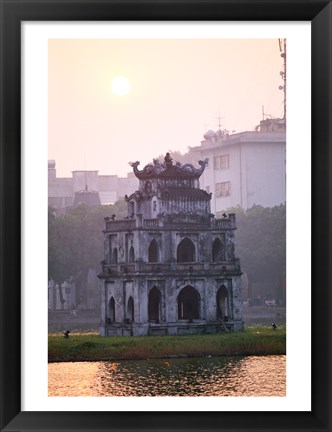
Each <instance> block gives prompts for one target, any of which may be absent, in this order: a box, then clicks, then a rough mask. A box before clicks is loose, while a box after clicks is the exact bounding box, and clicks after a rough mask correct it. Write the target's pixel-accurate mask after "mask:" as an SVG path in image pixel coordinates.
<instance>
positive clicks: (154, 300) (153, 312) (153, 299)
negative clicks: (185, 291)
mask: <svg viewBox="0 0 332 432" xmlns="http://www.w3.org/2000/svg"><path fill="white" fill-rule="evenodd" d="M160 307H161V293H160V291H159V289H158V288H157V287H153V288H152V289H151V291H150V292H149V299H148V315H149V321H150V322H155V323H157V324H158V323H159V322H160Z"/></svg>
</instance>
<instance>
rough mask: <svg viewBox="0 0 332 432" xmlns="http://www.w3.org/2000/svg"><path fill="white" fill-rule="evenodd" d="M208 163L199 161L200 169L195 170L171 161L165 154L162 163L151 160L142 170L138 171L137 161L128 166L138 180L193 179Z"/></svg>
mask: <svg viewBox="0 0 332 432" xmlns="http://www.w3.org/2000/svg"><path fill="white" fill-rule="evenodd" d="M207 163H208V159H204V160H200V161H199V162H198V164H199V165H200V168H195V167H194V165H192V164H189V163H187V164H183V165H182V164H181V163H179V162H176V163H175V164H173V161H172V159H171V157H170V155H169V153H167V154H166V156H165V160H164V163H162V162H160V161H159V160H158V159H153V163H150V164H148V165H145V167H144V168H143V170H139V169H138V165H139V164H140V162H139V161H136V162H130V166H131V167H132V168H133V171H134V174H135V176H136V177H137V178H138V179H140V180H148V179H158V178H160V179H167V178H168V179H195V178H199V177H200V176H201V175H202V174H203V172H204V170H205V167H206V165H207Z"/></svg>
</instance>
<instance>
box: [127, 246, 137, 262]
mask: <svg viewBox="0 0 332 432" xmlns="http://www.w3.org/2000/svg"><path fill="white" fill-rule="evenodd" d="M128 258H129V259H128V261H129V262H130V263H133V262H134V261H135V251H134V248H133V247H132V246H131V248H130V249H129V257H128Z"/></svg>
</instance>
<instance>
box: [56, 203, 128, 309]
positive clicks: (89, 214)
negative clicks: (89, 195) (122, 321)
mask: <svg viewBox="0 0 332 432" xmlns="http://www.w3.org/2000/svg"><path fill="white" fill-rule="evenodd" d="M126 209H127V204H126V202H125V201H124V200H121V201H118V202H116V203H115V204H114V205H113V204H112V205H109V206H100V207H97V208H91V207H89V206H88V205H86V204H79V205H78V206H76V207H74V208H72V209H71V210H70V211H69V212H68V213H67V214H65V215H62V216H59V217H55V216H54V214H53V212H52V209H49V246H48V248H49V249H48V262H49V279H53V280H54V281H55V282H56V284H57V285H58V286H59V292H60V301H61V303H62V306H63V303H64V299H63V295H62V284H63V282H65V281H66V280H69V279H70V278H72V279H73V280H74V281H75V285H76V303H78V304H79V303H85V304H87V299H88V285H87V279H88V272H89V270H90V269H91V270H94V271H95V272H96V273H98V272H99V271H100V262H101V260H102V259H103V256H104V249H103V245H104V239H103V229H104V224H105V222H104V217H107V216H108V217H110V216H112V215H113V214H115V215H116V216H117V217H119V218H122V217H124V216H125V215H126V214H127V212H126Z"/></svg>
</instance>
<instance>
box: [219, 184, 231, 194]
mask: <svg viewBox="0 0 332 432" xmlns="http://www.w3.org/2000/svg"><path fill="white" fill-rule="evenodd" d="M230 194H231V182H222V183H216V196H217V197H220V196H227V195H230Z"/></svg>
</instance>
